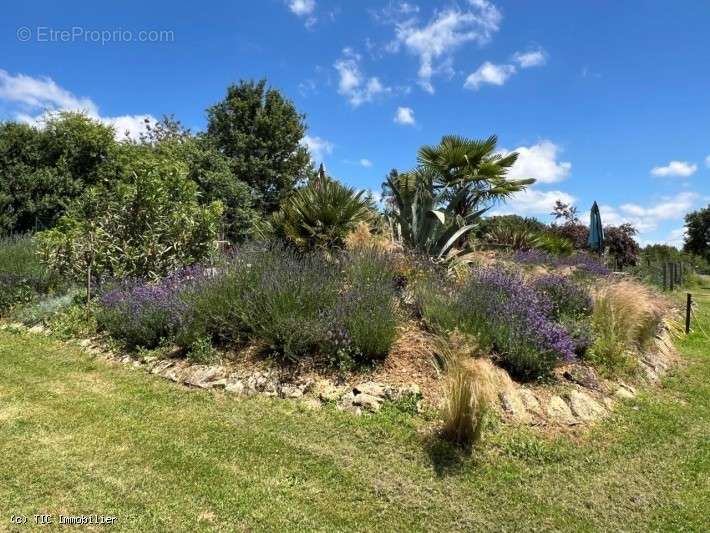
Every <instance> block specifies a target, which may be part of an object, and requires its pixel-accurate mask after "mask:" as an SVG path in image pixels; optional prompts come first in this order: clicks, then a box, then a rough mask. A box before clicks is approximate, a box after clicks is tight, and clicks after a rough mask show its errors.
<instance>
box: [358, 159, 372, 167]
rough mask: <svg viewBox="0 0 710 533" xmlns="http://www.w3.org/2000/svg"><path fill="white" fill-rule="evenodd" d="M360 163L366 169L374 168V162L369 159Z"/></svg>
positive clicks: (361, 160)
mask: <svg viewBox="0 0 710 533" xmlns="http://www.w3.org/2000/svg"><path fill="white" fill-rule="evenodd" d="M359 163H360V166H363V167H365V168H370V167H371V166H372V161H370V160H369V159H364V158H363V159H360V161H359Z"/></svg>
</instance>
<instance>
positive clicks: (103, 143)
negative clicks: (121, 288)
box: [0, 113, 116, 233]
mask: <svg viewBox="0 0 710 533" xmlns="http://www.w3.org/2000/svg"><path fill="white" fill-rule="evenodd" d="M115 145H116V141H115V140H114V130H113V128H111V127H110V126H106V125H104V124H101V123H100V122H98V121H95V120H92V119H90V118H88V117H86V116H84V115H82V114H78V113H59V114H56V115H52V116H51V117H49V118H48V119H47V121H46V124H45V126H44V128H42V129H39V128H35V127H32V126H28V125H24V124H15V123H4V124H0V233H21V232H27V231H35V230H37V229H42V228H47V227H50V226H52V225H53V224H54V223H55V222H56V221H57V219H58V218H59V217H60V216H61V215H62V213H64V211H65V210H66V209H67V208H68V206H69V205H70V204H71V202H72V201H73V200H74V199H75V198H77V197H78V196H79V195H81V194H82V192H83V191H84V190H85V189H86V187H88V186H90V185H93V184H95V183H97V181H98V180H99V176H100V174H101V167H102V166H103V165H104V164H105V162H106V161H107V159H108V158H109V157H110V153H111V151H112V150H113V149H114V147H115Z"/></svg>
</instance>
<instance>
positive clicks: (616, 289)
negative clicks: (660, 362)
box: [586, 280, 664, 374]
mask: <svg viewBox="0 0 710 533" xmlns="http://www.w3.org/2000/svg"><path fill="white" fill-rule="evenodd" d="M593 297H594V306H593V311H592V317H591V321H592V327H593V329H594V334H595V340H594V343H593V344H592V346H591V347H590V349H589V351H588V353H587V356H586V358H587V359H588V360H589V361H590V362H591V363H592V364H594V365H596V366H598V367H599V368H600V369H602V370H604V371H606V372H607V373H610V374H616V373H619V372H621V371H625V370H626V371H628V370H630V369H632V368H633V367H634V366H636V358H635V357H634V355H635V354H639V353H643V352H644V351H645V350H647V349H648V348H649V347H650V346H651V343H652V342H653V340H654V339H655V337H656V336H657V335H658V333H659V331H660V329H661V326H662V322H663V314H664V309H663V305H662V304H661V302H660V301H659V299H658V298H657V297H655V296H654V295H653V293H652V292H651V291H650V290H649V288H648V287H646V286H644V285H642V284H640V283H637V282H633V281H628V280H623V281H618V282H615V283H609V284H606V285H603V286H601V287H600V288H598V289H597V290H596V291H595V293H594V296H593Z"/></svg>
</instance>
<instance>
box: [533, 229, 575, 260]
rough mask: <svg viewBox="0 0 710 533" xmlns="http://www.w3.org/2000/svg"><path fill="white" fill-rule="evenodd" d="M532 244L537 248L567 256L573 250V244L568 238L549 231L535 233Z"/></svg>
mask: <svg viewBox="0 0 710 533" xmlns="http://www.w3.org/2000/svg"><path fill="white" fill-rule="evenodd" d="M532 246H533V247H534V248H536V249H538V250H542V251H543V252H546V253H548V254H552V255H557V256H560V255H561V256H567V255H571V254H572V252H574V246H573V245H572V242H571V241H570V240H569V239H566V238H565V237H561V236H559V235H556V234H555V233H552V232H549V231H546V232H543V233H540V234H539V235H537V236H536V237H535V238H534V239H533V241H532Z"/></svg>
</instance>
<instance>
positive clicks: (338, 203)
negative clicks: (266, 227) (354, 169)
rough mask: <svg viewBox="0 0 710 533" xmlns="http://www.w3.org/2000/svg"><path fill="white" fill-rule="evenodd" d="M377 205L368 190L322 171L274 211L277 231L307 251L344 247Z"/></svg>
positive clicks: (276, 232) (274, 229) (272, 225)
mask: <svg viewBox="0 0 710 533" xmlns="http://www.w3.org/2000/svg"><path fill="white" fill-rule="evenodd" d="M372 214H373V205H372V201H371V200H370V198H369V197H368V196H367V195H366V194H365V191H359V192H358V191H355V190H354V189H352V188H350V187H346V186H345V185H343V184H342V183H340V182H338V181H336V180H334V179H332V178H330V177H328V176H326V175H325V172H323V171H321V172H319V175H318V177H317V178H315V179H313V180H312V181H311V182H310V183H309V184H308V185H307V186H306V187H303V188H302V189H298V190H297V191H296V192H294V193H293V194H292V195H291V196H290V197H289V198H287V199H286V201H285V202H284V203H283V204H282V206H281V209H280V210H279V211H277V212H276V213H274V215H273V216H272V220H271V228H272V231H273V233H275V234H276V235H277V236H280V237H282V238H284V239H285V240H287V241H289V242H292V243H293V244H295V245H296V246H297V247H298V248H301V249H304V250H313V249H330V248H337V247H341V246H343V244H344V241H345V237H346V236H347V235H348V233H350V232H351V231H353V230H354V229H355V227H356V226H357V225H358V224H360V223H362V222H367V221H368V220H370V218H371V217H372Z"/></svg>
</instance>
